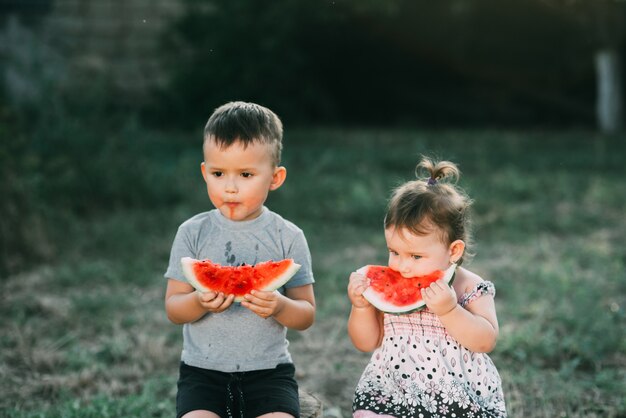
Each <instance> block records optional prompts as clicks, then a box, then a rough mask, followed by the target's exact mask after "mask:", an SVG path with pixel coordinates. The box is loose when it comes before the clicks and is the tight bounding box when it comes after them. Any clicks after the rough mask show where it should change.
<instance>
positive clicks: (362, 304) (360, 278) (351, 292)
mask: <svg viewBox="0 0 626 418" xmlns="http://www.w3.org/2000/svg"><path fill="white" fill-rule="evenodd" d="M369 285H370V281H369V279H368V278H367V277H365V276H364V275H362V274H360V273H356V272H354V273H352V274H351V275H350V282H349V283H348V297H349V298H350V302H351V303H352V306H354V307H355V308H368V307H370V306H372V304H371V303H369V302H368V301H367V299H365V298H364V297H363V292H364V291H365V289H367V287H368V286H369Z"/></svg>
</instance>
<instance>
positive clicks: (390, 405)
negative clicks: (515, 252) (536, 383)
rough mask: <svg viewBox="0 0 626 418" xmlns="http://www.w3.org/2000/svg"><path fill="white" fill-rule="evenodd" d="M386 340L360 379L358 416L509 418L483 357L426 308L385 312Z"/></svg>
mask: <svg viewBox="0 0 626 418" xmlns="http://www.w3.org/2000/svg"><path fill="white" fill-rule="evenodd" d="M487 294H489V295H492V296H495V287H494V285H493V283H491V282H488V281H484V282H481V283H479V284H478V285H477V286H476V287H475V288H474V289H473V290H472V291H471V292H469V293H466V294H463V295H462V296H461V297H460V298H459V303H460V305H461V306H463V307H465V306H466V305H468V304H469V303H470V302H472V301H474V300H475V299H477V298H479V297H481V296H483V295H487ZM384 332H385V334H384V335H385V336H384V339H383V341H382V344H381V346H380V347H378V348H377V349H376V351H374V353H373V354H372V358H371V360H370V362H369V364H368V365H367V367H366V368H365V371H364V372H363V375H362V376H361V380H360V381H359V383H358V385H357V388H356V392H355V397H354V402H353V405H352V409H353V410H354V411H355V414H354V416H355V417H366V416H372V415H374V414H377V415H391V416H394V417H403V418H404V417H407V418H408V417H420V418H428V417H441V418H443V417H469V418H477V417H498V418H500V417H506V410H505V405H504V397H503V394H502V383H501V380H500V375H499V374H498V371H497V370H496V368H495V366H494V364H493V362H492V361H491V359H490V358H489V356H487V354H485V353H474V352H472V351H470V350H468V349H467V348H465V347H463V346H461V345H460V344H459V343H458V342H457V341H456V340H455V339H453V338H452V337H450V335H448V333H447V331H446V330H445V328H444V327H443V325H442V324H441V321H439V318H438V317H437V316H436V315H435V314H433V313H432V312H430V311H429V310H428V309H425V310H422V311H418V312H414V313H411V314H404V315H394V314H384Z"/></svg>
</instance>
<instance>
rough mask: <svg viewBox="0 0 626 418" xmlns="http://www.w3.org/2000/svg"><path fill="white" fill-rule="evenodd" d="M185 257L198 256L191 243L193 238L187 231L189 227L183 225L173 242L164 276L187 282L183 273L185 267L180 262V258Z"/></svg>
mask: <svg viewBox="0 0 626 418" xmlns="http://www.w3.org/2000/svg"><path fill="white" fill-rule="evenodd" d="M183 257H192V258H196V255H195V253H194V250H193V248H192V245H191V240H190V239H189V235H188V233H187V228H184V226H183V225H181V227H179V228H178V231H177V232H176V236H175V237H174V242H173V243H172V249H171V251H170V261H169V264H168V266H167V270H166V271H165V274H164V276H165V277H166V278H168V279H176V280H180V281H181V282H186V281H187V279H185V275H184V274H183V267H182V265H181V263H180V259H181V258H183Z"/></svg>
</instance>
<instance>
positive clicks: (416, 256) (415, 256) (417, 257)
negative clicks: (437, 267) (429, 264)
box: [412, 254, 422, 260]
mask: <svg viewBox="0 0 626 418" xmlns="http://www.w3.org/2000/svg"><path fill="white" fill-rule="evenodd" d="M412 257H413V258H414V259H415V260H419V259H420V258H422V256H421V255H415V254H414V255H413V256H412Z"/></svg>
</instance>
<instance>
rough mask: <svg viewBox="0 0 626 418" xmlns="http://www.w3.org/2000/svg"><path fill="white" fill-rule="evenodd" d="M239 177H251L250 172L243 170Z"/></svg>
mask: <svg viewBox="0 0 626 418" xmlns="http://www.w3.org/2000/svg"><path fill="white" fill-rule="evenodd" d="M241 177H243V178H246V179H247V178H248V177H252V173H248V172H243V173H241Z"/></svg>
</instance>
